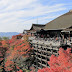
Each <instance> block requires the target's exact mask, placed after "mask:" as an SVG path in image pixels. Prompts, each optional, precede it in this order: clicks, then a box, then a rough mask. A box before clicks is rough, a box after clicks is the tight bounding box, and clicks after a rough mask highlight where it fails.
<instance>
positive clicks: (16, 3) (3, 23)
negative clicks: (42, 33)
mask: <svg viewBox="0 0 72 72" xmlns="http://www.w3.org/2000/svg"><path fill="white" fill-rule="evenodd" d="M71 9H72V0H0V32H20V33H22V32H23V30H29V29H30V28H31V26H32V24H37V23H38V24H46V23H48V22H50V21H51V20H53V19H55V18H57V17H59V16H60V15H62V14H64V13H67V12H69V10H71Z"/></svg>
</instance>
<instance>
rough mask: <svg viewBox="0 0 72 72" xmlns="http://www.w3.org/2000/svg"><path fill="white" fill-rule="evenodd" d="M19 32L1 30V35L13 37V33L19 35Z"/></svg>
mask: <svg viewBox="0 0 72 72" xmlns="http://www.w3.org/2000/svg"><path fill="white" fill-rule="evenodd" d="M18 34H20V33H18V32H0V37H12V36H13V35H18Z"/></svg>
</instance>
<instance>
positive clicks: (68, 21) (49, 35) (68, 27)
mask: <svg viewBox="0 0 72 72" xmlns="http://www.w3.org/2000/svg"><path fill="white" fill-rule="evenodd" d="M27 33H36V34H37V38H36V37H34V38H31V37H30V38H29V40H30V43H31V45H32V46H33V47H34V57H35V60H34V64H33V66H34V67H36V68H37V69H40V68H43V67H48V66H49V65H48V61H49V59H50V56H51V55H52V54H54V55H56V56H58V50H59V48H60V46H61V45H62V44H65V45H66V44H68V45H69V46H70V47H71V44H72V10H70V11H69V12H67V13H65V14H63V15H61V16H59V17H57V18H56V19H54V20H52V21H50V22H49V23H47V24H45V25H41V24H32V27H31V29H30V30H27ZM38 36H39V38H38ZM42 37H44V38H42ZM62 41H63V42H62Z"/></svg>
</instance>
